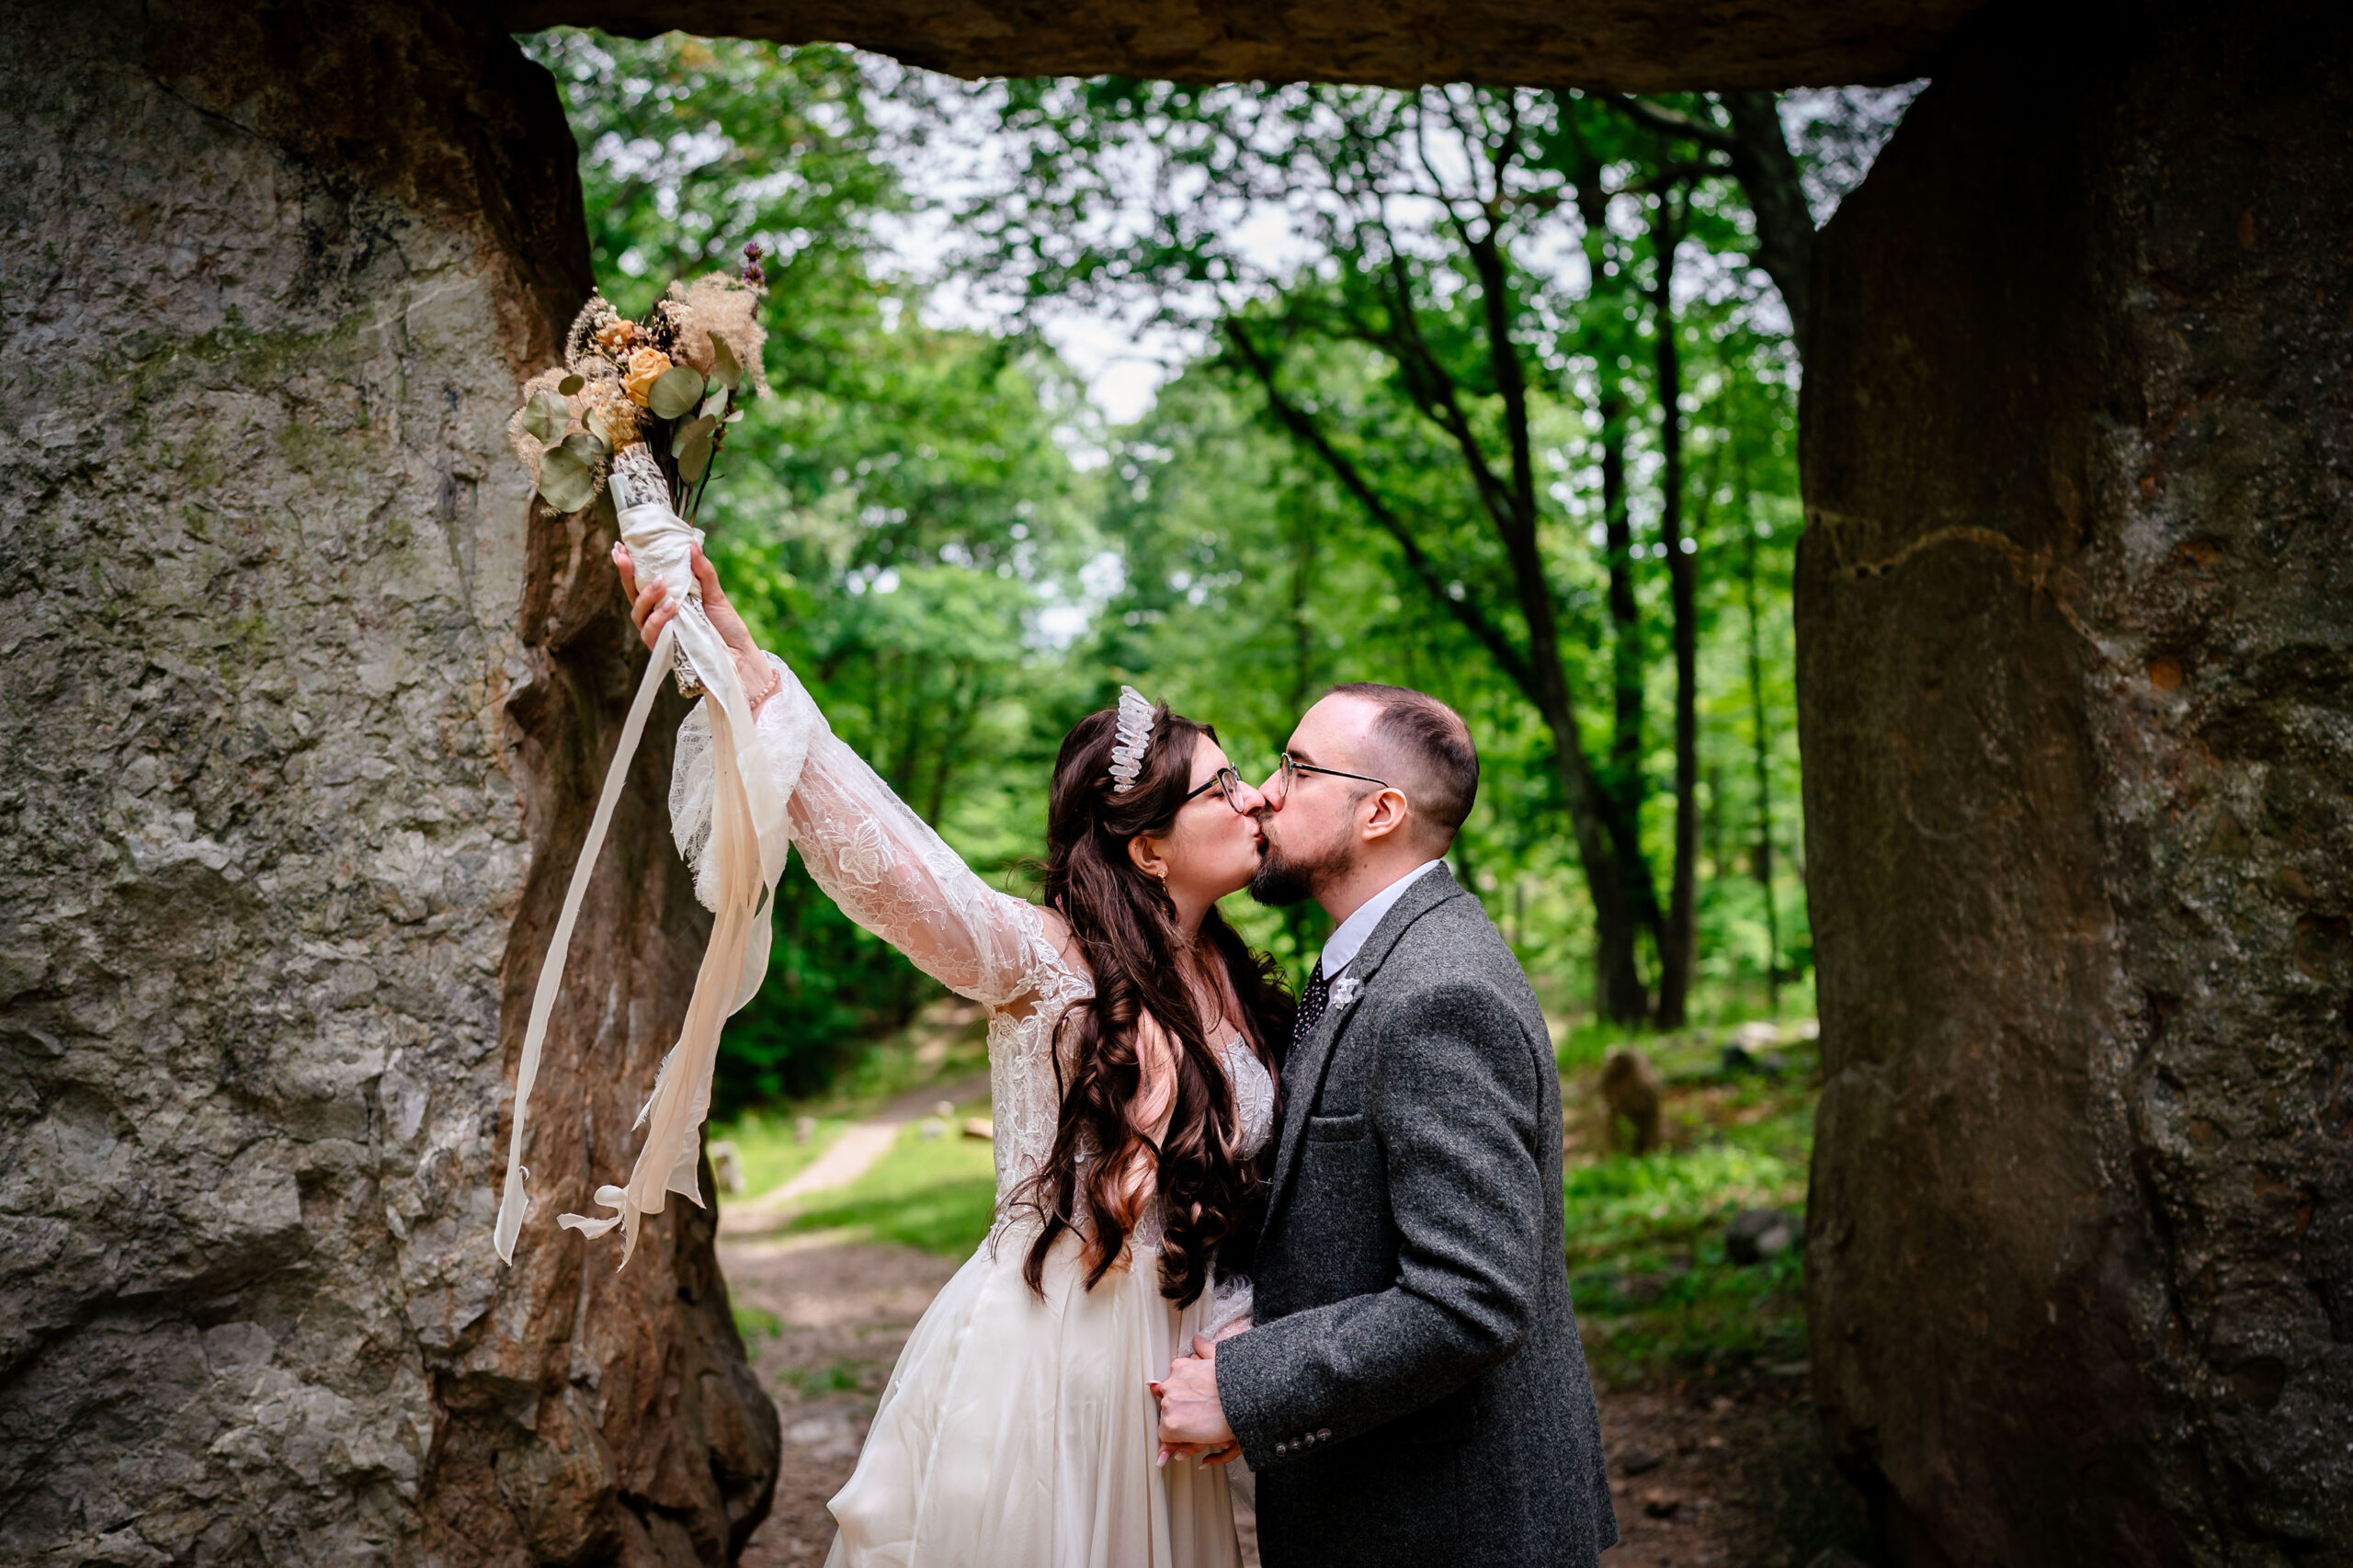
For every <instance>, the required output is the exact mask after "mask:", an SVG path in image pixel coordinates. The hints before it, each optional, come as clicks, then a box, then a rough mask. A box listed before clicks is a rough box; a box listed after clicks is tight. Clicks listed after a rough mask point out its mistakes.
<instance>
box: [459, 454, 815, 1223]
mask: <svg viewBox="0 0 2353 1568" xmlns="http://www.w3.org/2000/svg"><path fill="white" fill-rule="evenodd" d="M612 484H613V500H614V503H615V505H616V506H617V507H618V508H619V512H620V532H621V539H622V541H623V542H624V543H626V544H627V545H628V546H629V550H630V555H631V560H632V562H634V564H635V566H636V570H637V574H638V577H639V579H640V581H641V582H642V581H648V580H652V581H659V582H661V583H662V584H664V585H665V586H666V587H667V588H668V589H669V597H670V601H671V602H672V603H673V604H675V605H676V606H677V607H678V610H677V614H676V616H675V617H674V618H673V619H671V621H670V623H669V624H668V625H667V626H665V628H663V631H662V635H661V637H660V639H659V640H658V641H657V642H656V644H655V646H654V657H653V658H652V659H651V660H650V661H648V663H647V665H646V667H645V674H644V676H643V677H642V679H641V680H640V681H639V684H638V689H637V694H636V697H635V699H633V700H632V701H631V704H630V711H629V718H628V720H627V722H625V723H624V724H623V725H622V727H621V734H620V742H619V744H618V745H617V746H616V747H615V749H614V753H613V759H612V761H611V762H610V763H609V764H608V766H607V769H606V774H605V784H604V788H603V790H602V791H601V792H600V793H599V795H598V797H597V811H596V814H595V815H594V817H592V818H591V819H590V822H589V824H588V836H587V840H586V842H585V844H584V845H583V846H581V851H580V858H579V861H578V863H577V864H576V865H574V868H573V872H572V882H571V885H570V887H568V888H567V889H566V890H565V892H564V899H563V912H562V914H561V915H559V916H558V918H557V920H556V928H555V933H554V937H553V938H552V940H551V943H550V945H549V949H548V955H547V957H546V959H545V960H543V961H542V963H541V965H540V978H539V985H538V988H537V990H536V991H535V992H534V993H533V994H532V998H531V1014H530V1018H529V1023H528V1025H527V1026H526V1028H525V1029H524V1034H523V1051H522V1057H521V1061H520V1062H519V1063H518V1065H517V1071H516V1081H515V1116H514V1126H513V1129H512V1130H511V1131H510V1132H509V1134H508V1139H507V1153H506V1187H505V1190H504V1191H503V1192H502V1193H501V1195H500V1198H499V1204H498V1221H497V1224H496V1226H495V1228H494V1231H493V1233H492V1239H493V1242H494V1244H495V1245H496V1247H497V1249H498V1256H499V1257H500V1258H501V1259H503V1260H504V1261H506V1262H507V1263H512V1262H514V1260H515V1244H516V1241H517V1238H518V1237H519V1236H520V1235H521V1234H522V1229H523V1221H524V1220H525V1219H526V1218H528V1217H529V1212H530V1199H529V1192H528V1187H529V1180H530V1171H529V1168H527V1167H526V1166H525V1165H524V1164H523V1154H524V1151H525V1149H526V1147H527V1145H528V1134H529V1109H530V1098H531V1091H532V1088H533V1086H534V1085H535V1084H536V1083H537V1081H538V1078H539V1071H540V1061H541V1056H542V1052H543V1050H544V1047H545V1045H546V1041H547V1032H548V1025H549V1021H550V1019H551V1017H553V1015H554V1011H555V1002H556V998H557V996H558V995H559V994H561V993H562V991H563V970H564V960H565V954H566V949H568V948H569V947H570V945H571V941H572V932H573V926H574V923H575V922H576V921H577V919H578V917H579V914H580V906H581V903H582V902H583V900H584V899H585V896H586V893H587V888H588V881H589V879H590V877H591V875H592V874H593V873H594V871H595V869H596V864H597V854H598V851H599V850H601V849H602V848H603V846H604V842H605V835H606V833H607V831H608V829H609V828H610V826H611V824H612V818H613V812H614V810H615V808H616V807H617V806H618V805H619V803H620V795H621V790H622V789H623V787H624V786H625V784H626V782H627V779H628V775H629V767H630V762H631V758H633V757H634V756H636V753H637V747H638V743H639V742H640V740H641V739H642V737H643V735H644V733H645V722H646V720H647V717H648V716H649V715H650V713H651V712H652V710H653V707H654V695H655V694H656V693H657V692H658V691H659V689H660V687H661V683H662V677H663V676H664V675H665V674H667V673H668V672H669V670H670V669H671V667H672V665H673V663H674V661H676V660H677V658H678V656H679V655H684V659H685V660H686V661H690V662H691V664H692V666H693V670H694V673H695V674H697V675H698V676H700V677H701V682H702V685H703V686H704V687H705V688H706V690H707V692H708V696H707V698H706V699H705V710H706V711H707V713H708V715H709V721H710V727H711V740H712V747H711V749H712V752H713V754H714V757H715V760H716V764H717V778H716V781H715V782H716V785H717V790H716V799H715V800H714V801H713V811H712V821H711V833H710V849H709V853H708V860H707V863H706V865H705V867H704V872H705V874H704V877H703V878H702V879H700V881H701V886H700V887H699V890H698V891H699V892H703V893H704V894H705V896H706V901H707V902H709V903H710V904H711V907H712V911H713V915H714V916H715V918H714V919H713V921H712V924H711V934H710V947H709V948H708V949H705V951H704V953H703V960H702V965H701V968H700V970H699V971H698V972H697V974H696V976H695V989H694V995H693V997H692V998H691V999H690V1000H689V1001H688V1004H687V1016H686V1019H685V1022H684V1023H683V1024H682V1026H681V1027H680V1029H679V1033H678V1039H677V1041H676V1044H674V1045H673V1046H672V1047H671V1048H670V1051H669V1052H668V1053H667V1054H666V1055H665V1057H664V1058H663V1061H662V1066H661V1070H660V1072H659V1073H658V1074H656V1076H655V1078H654V1092H653V1095H652V1096H651V1097H649V1098H648V1099H647V1101H646V1103H645V1107H644V1108H643V1109H642V1110H641V1111H640V1112H639V1113H638V1119H637V1126H639V1127H642V1128H644V1129H645V1130H646V1136H645V1142H644V1145H643V1147H642V1149H641V1150H640V1151H639V1153H638V1157H637V1164H636V1165H635V1167H634V1168H633V1169H632V1170H631V1174H630V1178H629V1181H628V1183H627V1184H626V1185H625V1186H611V1185H608V1186H604V1187H598V1188H597V1204H598V1205H600V1206H601V1207H603V1208H606V1209H608V1210H612V1211H613V1212H612V1213H611V1214H610V1215H608V1216H605V1217H590V1216H587V1215H581V1214H562V1215H559V1216H557V1223H558V1224H560V1225H563V1226H564V1227H566V1228H568V1229H572V1230H576V1231H579V1232H580V1233H582V1234H584V1235H587V1236H601V1235H603V1234H604V1233H606V1232H608V1231H609V1230H611V1229H612V1228H613V1227H614V1226H615V1225H619V1226H620V1227H621V1238H622V1240H621V1262H622V1264H623V1265H626V1264H627V1263H628V1262H629V1259H630V1256H631V1254H632V1253H634V1252H635V1251H636V1250H637V1240H638V1232H639V1227H640V1224H641V1222H642V1220H643V1218H644V1216H646V1215H648V1214H659V1213H660V1212H662V1210H663V1206H664V1204H665V1201H666V1200H667V1196H668V1194H670V1193H672V1192H676V1193H679V1194H681V1195H682V1196H684V1197H686V1198H688V1199H692V1200H693V1201H694V1202H695V1203H697V1204H701V1203H702V1202H703V1197H702V1192H701V1184H700V1183H699V1180H698V1179H697V1167H698V1165H699V1161H700V1155H701V1132H702V1124H703V1119H704V1118H705V1117H706V1116H707V1115H708V1114H709V1112H710V1078H711V1073H712V1070H713V1068H714V1067H715V1065H716V1063H717V1061H718V1054H719V1031H720V1028H721V1027H722V1025H723V1024H725V1022H726V1021H727V1018H728V1016H729V1015H730V1014H732V1013H733V1012H734V1011H735V1010H736V1009H737V1008H739V1007H741V1006H743V1005H744V1004H745V1002H748V1001H750V1000H751V998H752V994H753V993H754V992H756V991H757V990H758V989H759V984H760V981H761V978H762V977H763V976H764V975H765V974H766V972H767V956H768V905H769V902H770V899H771V898H772V897H773V895H774V892H775V889H776V882H777V879H778V877H779V876H780V875H781V874H782V872H783V869H784V859H785V854H786V851H787V848H788V844H789V840H788V836H787V832H786V827H785V800H786V798H787V797H788V796H789V795H790V791H791V781H790V780H788V779H779V778H777V776H776V774H775V771H774V770H773V769H772V768H769V767H761V766H758V765H757V764H756V760H755V756H754V752H755V747H756V737H755V733H754V731H753V726H752V713H751V708H750V705H749V703H748V702H747V701H746V699H745V694H744V688H743V683H742V682H741V680H739V679H738V678H737V676H736V673H735V662H734V660H733V657H732V656H731V655H730V653H729V652H728V649H727V645H726V643H725V642H724V641H723V640H722V638H721V637H720V635H719V632H718V629H717V628H715V627H713V626H712V625H711V623H710V617H709V616H708V615H706V614H705V613H704V611H703V608H702V600H701V596H700V594H699V590H698V588H697V586H696V584H695V578H694V570H693V552H694V547H695V546H696V544H697V543H699V540H700V536H699V534H698V533H697V532H696V531H695V530H694V529H692V528H688V527H687V526H686V524H685V523H684V522H682V521H680V520H679V518H678V516H677V514H676V512H674V511H673V510H672V509H671V506H670V500H669V490H668V486H667V485H666V484H665V483H663V480H662V477H661V473H660V471H659V470H658V469H657V468H656V467H655V465H654V460H653V457H652V455H651V454H650V453H648V452H647V451H646V450H645V449H644V448H643V447H642V446H636V447H631V448H628V449H624V450H623V451H621V452H620V453H619V454H617V455H616V456H615V458H614V460H613V477H612Z"/></svg>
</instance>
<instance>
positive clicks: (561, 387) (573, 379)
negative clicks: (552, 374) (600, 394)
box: [555, 376, 588, 397]
mask: <svg viewBox="0 0 2353 1568" xmlns="http://www.w3.org/2000/svg"><path fill="white" fill-rule="evenodd" d="M587 384H588V383H587V382H586V381H582V380H581V379H580V378H579V377H578V376H566V377H564V378H563V380H562V381H558V382H556V384H555V390H556V391H558V392H562V393H563V395H564V396H566V397H570V396H571V395H572V394H573V393H574V392H578V391H579V390H580V389H581V388H582V387H585V386H586V385H587Z"/></svg>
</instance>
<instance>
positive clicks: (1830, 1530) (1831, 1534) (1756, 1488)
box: [719, 1236, 1858, 1568]
mask: <svg viewBox="0 0 2353 1568" xmlns="http://www.w3.org/2000/svg"><path fill="white" fill-rule="evenodd" d="M719 1254H720V1261H721V1263H722V1266H723V1267H725V1268H726V1270H727V1281H728V1288H729V1290H731V1291H732V1292H733V1296H734V1300H735V1302H736V1304H737V1305H738V1306H742V1307H755V1308H759V1309H762V1310H764V1311H766V1312H770V1313H773V1314H774V1315H775V1317H776V1319H777V1320H778V1321H779V1322H780V1323H781V1324H783V1325H784V1326H783V1328H782V1330H781V1331H780V1332H779V1333H777V1334H775V1335H770V1336H766V1337H762V1338H759V1339H758V1340H757V1341H756V1342H755V1343H752V1344H750V1345H748V1346H747V1348H748V1349H749V1350H750V1351H751V1354H752V1361H753V1367H754V1369H755V1370H756V1372H757V1373H758V1374H759V1378H760V1381H761V1384H762V1386H763V1387H765V1388H767V1390H768V1392H770V1393H771V1394H772V1395H773V1396H774V1397H775V1399H776V1402H777V1404H778V1407H779V1410H780V1411H781V1413H782V1415H783V1419H784V1461H783V1468H782V1476H781V1478H780V1479H779V1482H778V1483H777V1494H776V1505H775V1506H774V1508H773V1509H772V1510H771V1511H770V1513H769V1515H768V1518H767V1523H766V1524H765V1525H763V1526H761V1528H760V1530H759V1533H758V1534H757V1535H756V1536H754V1537H753V1539H752V1543H751V1546H750V1548H749V1549H748V1550H747V1551H745V1556H744V1562H745V1564H746V1568H816V1565H818V1564H821V1563H822V1562H824V1558H825V1551H826V1549H827V1548H828V1547H829V1546H830V1545H831V1544H832V1540H833V1521H832V1519H831V1517H829V1516H828V1515H827V1514H826V1512H825V1500H826V1499H827V1498H828V1497H831V1496H832V1495H833V1494H834V1493H835V1492H836V1491H838V1490H839V1489H840V1487H841V1484H842V1483H843V1482H845V1481H847V1480H848V1479H849V1472H850V1470H851V1467H852V1466H853V1465H854V1464H855V1463H856V1461H857V1459H858V1444H859V1443H860V1442H861V1441H863V1440H864V1438H865V1436H866V1426H867V1423H868V1422H869V1421H870V1420H871V1419H872V1417H873V1412H874V1400H875V1397H876V1395H877V1394H879V1393H880V1392H881V1388H882V1384H883V1381H884V1380H885V1379H887V1378H888V1377H889V1376H890V1371H891V1367H892V1363H893V1362H894V1361H896V1360H897V1359H898V1355H899V1349H900V1347H901V1346H903V1345H904V1344H905V1343H906V1337H907V1334H908V1331H909V1330H911V1329H912V1328H914V1326H915V1320H916V1319H917V1318H919V1317H921V1316H922V1315H923V1310H924V1307H925V1306H926V1304H928V1303H929V1301H931V1298H932V1296H933V1294H934V1293H935V1292H937V1291H938V1290H939V1288H940V1287H941V1286H942V1285H945V1284H946V1283H947V1282H948V1279H949V1276H951V1275H952V1274H954V1273H955V1272H956V1267H957V1266H956V1264H955V1263H954V1262H952V1261H950V1260H949V1259H946V1258H938V1257H933V1256H929V1255H927V1254H924V1253H919V1252H915V1251H913V1250H911V1249H909V1248H906V1247H897V1246H881V1245H871V1244H855V1243H845V1242H842V1241H839V1240H833V1239H828V1238H826V1237H823V1236H813V1237H797V1238H787V1239H780V1240H779V1239H728V1240H722V1242H721V1244H720V1249H719ZM1802 1384H1803V1380H1802V1379H1796V1378H1786V1377H1775V1376H1772V1375H1769V1374H1763V1375H1758V1376H1756V1377H1753V1378H1751V1379H1749V1380H1747V1381H1745V1382H1735V1383H1733V1384H1729V1385H1726V1386H1724V1387H1722V1388H1714V1389H1691V1388H1687V1389H1680V1390H1667V1391H1628V1392H1611V1393H1607V1394H1605V1395H1604V1396H1603V1399H1602V1407H1601V1420H1602V1437H1603V1444H1604V1447H1605V1449H1607V1451H1608V1454H1609V1456H1610V1469H1609V1474H1610V1487H1611V1491H1612V1492H1613V1493H1614V1494H1615V1495H1616V1498H1617V1504H1618V1520H1619V1533H1620V1536H1621V1538H1622V1541H1621V1544H1620V1546H1619V1547H1618V1548H1617V1550H1615V1551H1611V1552H1609V1553H1608V1555H1607V1556H1606V1557H1605V1558H1604V1559H1603V1561H1604V1562H1605V1564H1608V1565H1609V1568H1701V1565H1708V1564H1723V1565H1725V1568H1807V1565H1808V1564H1811V1563H1813V1562H1816V1561H1817V1560H1818V1558H1819V1555H1820V1553H1821V1552H1822V1551H1823V1550H1824V1548H1825V1547H1828V1546H1829V1545H1830V1544H1831V1543H1832V1542H1833V1541H1834V1540H1842V1539H1849V1538H1851V1536H1852V1534H1853V1531H1854V1528H1855V1527H1856V1525H1857V1523H1858V1521H1857V1520H1856V1519H1855V1518H1854V1517H1852V1516H1853V1506H1852V1498H1851V1495H1850V1494H1846V1493H1845V1491H1844V1489H1843V1488H1842V1487H1841V1486H1840V1485H1839V1484H1838V1483H1836V1480H1835V1479H1833V1478H1832V1477H1831V1476H1830V1474H1829V1471H1828V1469H1827V1466H1826V1465H1825V1464H1824V1461H1823V1460H1821V1459H1820V1458H1819V1452H1818V1450H1819V1446H1820V1445H1819V1443H1818V1441H1817V1440H1816V1439H1815V1437H1814V1436H1813V1411H1812V1407H1811V1405H1810V1404H1809V1403H1808V1402H1807V1400H1806V1397H1805V1393H1804V1389H1803V1386H1802ZM1245 1559H1246V1561H1247V1562H1251V1563H1253V1564H1255V1563H1256V1561H1257V1559H1256V1543H1255V1531H1249V1532H1247V1539H1246V1540H1245ZM1834 1561H1835V1560H1834ZM1847 1561H1849V1562H1851V1561H1853V1560H1847Z"/></svg>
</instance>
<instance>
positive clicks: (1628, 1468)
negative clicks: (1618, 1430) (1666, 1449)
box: [1618, 1444, 1666, 1475]
mask: <svg viewBox="0 0 2353 1568" xmlns="http://www.w3.org/2000/svg"><path fill="white" fill-rule="evenodd" d="M1665 1462H1666V1456H1665V1454H1661V1453H1657V1452H1655V1451H1654V1450H1652V1449H1646V1448H1643V1447H1642V1446H1641V1445H1640V1444H1636V1445H1635V1446H1634V1447H1632V1448H1630V1449H1625V1450H1624V1451H1623V1452H1621V1453H1620V1454H1619V1456H1618V1468H1619V1469H1620V1470H1621V1471H1624V1472H1625V1473H1626V1474H1628V1475H1648V1474H1649V1473H1650V1472H1651V1471H1654V1470H1656V1469H1657V1468H1658V1467H1659V1466H1661V1465H1663V1464H1665Z"/></svg>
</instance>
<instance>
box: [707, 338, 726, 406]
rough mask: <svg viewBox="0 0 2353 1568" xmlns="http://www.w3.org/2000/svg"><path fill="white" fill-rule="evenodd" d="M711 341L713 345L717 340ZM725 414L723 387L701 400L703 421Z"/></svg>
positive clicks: (724, 392) (724, 390)
mask: <svg viewBox="0 0 2353 1568" xmlns="http://www.w3.org/2000/svg"><path fill="white" fill-rule="evenodd" d="M711 341H712V342H714V343H715V342H717V341H718V339H716V338H713V339H712V340H711ZM726 412H727V389H726V388H725V387H721V388H719V389H717V390H716V391H714V392H712V393H711V394H710V396H709V397H707V398H705V399H703V400H702V416H703V417H704V418H705V419H716V418H718V417H719V416H720V415H722V414H724V413H726Z"/></svg>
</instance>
